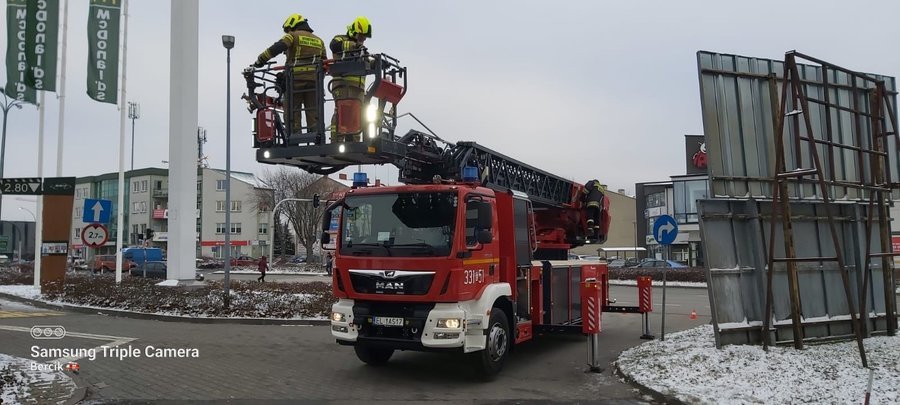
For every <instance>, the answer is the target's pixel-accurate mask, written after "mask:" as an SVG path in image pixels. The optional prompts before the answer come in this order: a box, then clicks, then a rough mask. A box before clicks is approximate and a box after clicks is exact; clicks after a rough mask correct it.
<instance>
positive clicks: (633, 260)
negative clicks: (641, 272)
mask: <svg viewBox="0 0 900 405" xmlns="http://www.w3.org/2000/svg"><path fill="white" fill-rule="evenodd" d="M639 264H641V261H640V260H638V258H636V257H629V258H627V259H625V267H634V266H637V265H639Z"/></svg>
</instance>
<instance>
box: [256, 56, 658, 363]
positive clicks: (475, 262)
mask: <svg viewBox="0 0 900 405" xmlns="http://www.w3.org/2000/svg"><path fill="white" fill-rule="evenodd" d="M312 64H314V65H315V67H316V72H317V75H318V78H319V84H318V85H317V86H316V88H315V89H314V90H310V91H316V92H317V97H320V98H319V99H320V100H321V102H320V103H319V104H318V105H316V106H311V108H317V109H318V112H319V113H320V114H319V117H324V116H325V115H324V112H325V107H324V106H325V105H326V104H327V103H328V102H331V101H334V100H328V99H326V97H325V88H326V86H325V78H326V77H329V76H330V77H340V76H342V75H351V76H366V77H368V78H373V80H372V81H371V83H370V85H369V87H368V89H367V91H366V93H365V96H364V97H363V99H362V100H357V99H353V100H336V101H334V103H335V110H336V114H337V117H336V119H335V124H336V125H335V126H334V127H333V128H328V129H326V126H325V125H324V121H325V120H324V119H321V118H320V119H319V122H318V123H317V125H316V126H315V127H313V128H308V127H303V126H302V125H301V124H299V123H292V122H289V121H290V117H291V116H292V115H293V114H288V113H285V112H286V111H291V109H290V106H288V105H286V102H287V100H286V99H288V98H289V97H284V95H286V94H288V93H289V92H290V89H287V88H285V84H282V83H291V80H290V78H289V77H287V78H285V77H284V76H285V75H283V74H282V75H281V77H279V74H280V72H283V69H280V68H279V67H276V66H271V65H270V66H267V67H264V68H260V69H250V70H247V71H245V76H246V78H247V89H248V92H247V94H245V96H244V98H245V99H246V100H247V101H248V103H249V106H250V111H251V113H252V114H253V115H254V132H253V146H254V147H255V148H256V158H257V161H259V162H261V163H266V164H277V165H288V166H294V167H298V168H300V169H302V170H305V171H307V172H310V173H316V174H323V175H326V174H331V173H334V172H336V171H339V170H342V169H344V168H347V167H352V166H355V165H370V164H377V165H382V164H391V165H394V166H396V167H397V168H398V169H399V173H400V176H399V177H400V178H399V180H400V182H401V183H403V185H400V186H394V187H365V185H366V181H365V179H356V178H355V179H354V180H355V182H354V183H355V184H354V185H355V186H359V187H354V188H353V189H351V190H348V191H347V192H345V193H343V194H342V195H341V197H340V198H339V200H338V201H333V202H332V203H331V204H330V205H329V206H328V208H326V214H325V219H324V221H323V237H322V246H323V247H324V246H328V245H333V246H334V249H335V261H334V271H333V280H332V281H333V282H332V285H333V289H334V294H335V296H336V297H337V298H338V303H336V304H335V305H334V307H333V312H332V319H331V321H332V335H333V336H334V337H335V339H336V341H337V342H338V343H339V344H342V345H350V346H354V348H355V350H356V354H357V356H358V357H359V358H360V360H362V361H364V362H366V363H369V364H382V363H384V362H387V361H388V359H389V358H390V356H391V354H392V353H393V352H394V350H451V351H452V350H461V351H463V352H464V353H469V354H470V357H472V358H473V360H474V362H475V363H476V366H477V369H478V370H479V371H481V372H482V374H484V375H486V376H491V375H494V374H496V373H497V372H498V371H499V369H500V368H501V367H502V364H503V360H504V359H505V357H506V355H507V354H508V352H509V350H511V349H512V347H513V346H514V345H517V344H520V343H524V342H525V341H528V340H530V339H531V338H532V336H533V335H534V334H535V333H556V332H563V333H589V334H594V335H596V334H597V333H599V331H600V323H599V321H600V312H602V311H616V312H639V313H643V314H645V315H646V313H647V312H649V301H648V302H647V303H646V305H643V304H642V305H641V307H640V308H638V307H615V306H613V305H611V304H612V303H613V302H614V301H613V300H611V299H609V298H608V297H609V292H608V283H607V269H606V264H605V263H603V262H597V263H585V262H579V261H569V260H568V251H569V249H571V248H574V247H577V246H581V245H584V244H585V243H587V242H588V241H589V240H591V241H597V242H599V243H602V242H603V241H605V239H606V236H607V234H608V232H609V224H610V216H609V199H608V198H602V204H601V207H602V209H601V210H600V211H599V217H600V218H598V220H597V221H596V222H597V223H599V227H598V229H593V228H591V227H589V226H588V219H589V218H588V215H589V214H588V210H587V206H586V204H587V201H586V198H585V196H586V195H587V193H586V189H585V186H584V185H582V184H579V183H576V182H574V181H571V180H568V179H565V178H563V177H560V176H557V175H554V174H551V173H548V172H546V171H543V170H540V169H538V168H535V167H533V166H530V165H528V164H525V163H523V162H520V161H518V160H515V159H513V158H510V157H508V156H506V155H504V154H502V153H499V152H497V151H494V150H491V149H489V148H486V147H484V146H482V145H479V144H477V143H475V142H456V143H450V142H447V141H444V140H443V139H441V138H439V137H438V136H436V135H435V134H433V133H425V132H422V131H417V130H410V131H408V132H406V133H405V134H403V135H398V134H396V133H395V132H396V129H397V122H398V119H399V118H401V117H403V116H404V115H398V111H397V104H398V103H399V102H400V101H401V100H402V98H403V96H404V95H405V94H406V92H407V71H406V68H405V67H402V66H401V65H400V63H399V62H398V61H397V59H395V58H392V57H390V56H387V55H384V54H374V55H368V54H363V55H358V56H356V57H352V58H346V59H341V60H326V61H314V62H312ZM288 75H289V73H288ZM413 118H415V117H413ZM423 127H424V124H423ZM425 128H426V129H427V127H425ZM335 132H338V133H361V135H362V136H361V137H360V138H359V139H360V140H359V141H349V142H348V141H346V139H347V138H345V137H335V136H334V134H335ZM429 132H430V131H429ZM358 174H362V173H358ZM354 177H357V176H354ZM357 180H359V181H357ZM332 219H335V220H334V221H332ZM404 239H405V241H404ZM647 290H648V291H649V283H648V285H647ZM595 349H596V346H595ZM594 352H595V353H596V350H595V351H594Z"/></svg>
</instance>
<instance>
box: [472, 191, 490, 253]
mask: <svg viewBox="0 0 900 405" xmlns="http://www.w3.org/2000/svg"><path fill="white" fill-rule="evenodd" d="M491 218H492V215H491V205H490V203H488V202H486V201H483V200H481V199H477V200H474V199H473V200H469V201H467V202H466V246H476V245H478V244H479V243H490V240H489V239H490V238H489V237H488V240H482V241H479V240H478V237H479V234H481V233H484V232H487V233H488V234H489V233H490V230H491V226H490V223H491V220H492V219H491Z"/></svg>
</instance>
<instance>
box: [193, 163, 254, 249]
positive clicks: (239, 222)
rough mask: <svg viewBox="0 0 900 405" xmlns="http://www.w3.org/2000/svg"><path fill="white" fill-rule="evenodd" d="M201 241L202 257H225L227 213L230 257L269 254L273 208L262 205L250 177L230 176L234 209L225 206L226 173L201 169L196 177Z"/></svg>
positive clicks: (244, 174) (199, 236)
mask: <svg viewBox="0 0 900 405" xmlns="http://www.w3.org/2000/svg"><path fill="white" fill-rule="evenodd" d="M197 179H198V180H197V187H198V191H199V192H198V193H197V194H198V196H199V197H200V198H199V201H198V209H199V212H200V214H199V215H200V221H199V222H198V238H199V240H200V252H199V254H200V255H201V256H212V257H215V258H220V259H221V258H223V257H225V249H224V246H225V229H226V228H225V210H226V209H227V210H231V256H232V257H237V256H241V255H248V256H252V257H259V256H262V255H264V254H268V246H269V243H270V242H269V240H270V239H269V236H270V232H271V228H270V226H269V215H270V210H271V208H270V207H267V206H266V204H264V203H262V202H261V197H260V192H262V191H263V190H265V189H263V188H260V187H258V186H257V182H256V178H255V177H254V176H253V174H251V173H241V172H234V171H232V172H231V206H230V207H227V206H226V203H225V184H226V183H225V179H226V177H225V171H224V170H218V169H209V168H204V169H202V171H201V173H200V174H199V176H197Z"/></svg>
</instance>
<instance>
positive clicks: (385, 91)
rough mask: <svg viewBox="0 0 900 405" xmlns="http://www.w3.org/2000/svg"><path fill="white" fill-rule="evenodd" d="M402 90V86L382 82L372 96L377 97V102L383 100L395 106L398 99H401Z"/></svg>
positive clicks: (385, 81)
mask: <svg viewBox="0 0 900 405" xmlns="http://www.w3.org/2000/svg"><path fill="white" fill-rule="evenodd" d="M403 94H404V89H403V86H400V85H399V84H397V83H394V82H391V81H388V80H382V81H381V82H380V83H379V84H378V87H377V88H375V93H374V94H373V95H374V96H375V97H378V99H379V100H385V101H387V102H389V103H391V104H397V103H399V102H400V99H402V98H403Z"/></svg>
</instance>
